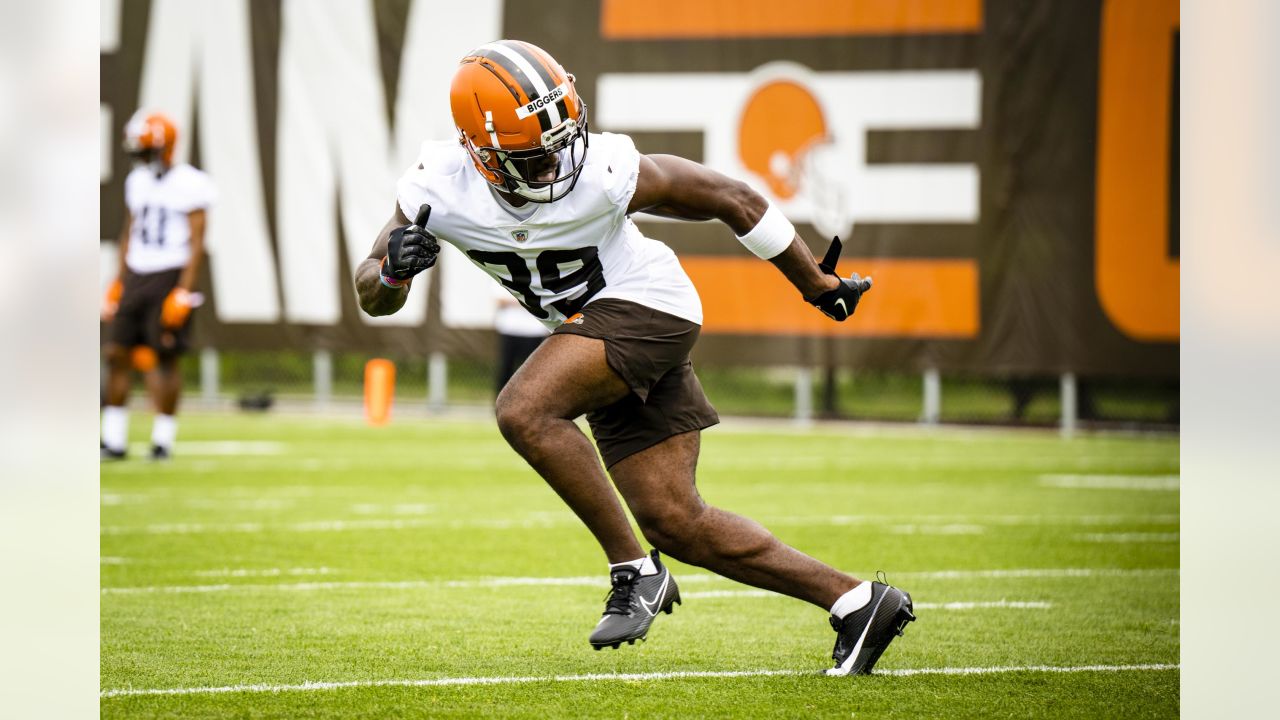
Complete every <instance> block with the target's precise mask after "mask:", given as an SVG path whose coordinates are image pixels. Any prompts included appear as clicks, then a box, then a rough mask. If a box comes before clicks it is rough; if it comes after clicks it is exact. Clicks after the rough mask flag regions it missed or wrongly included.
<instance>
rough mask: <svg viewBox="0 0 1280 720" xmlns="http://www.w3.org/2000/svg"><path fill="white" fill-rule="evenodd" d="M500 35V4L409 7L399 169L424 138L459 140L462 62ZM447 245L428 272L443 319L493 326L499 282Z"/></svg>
mask: <svg viewBox="0 0 1280 720" xmlns="http://www.w3.org/2000/svg"><path fill="white" fill-rule="evenodd" d="M501 36H502V0H471V2H467V3H426V2H415V3H413V4H412V5H410V6H409V19H408V27H407V29H406V31H405V42H404V52H403V54H402V55H401V57H400V87H399V89H398V91H397V92H396V125H395V132H396V148H397V151H396V152H397V154H396V157H397V159H398V167H399V168H405V167H408V166H409V164H410V163H411V162H413V161H414V160H415V158H416V157H417V154H418V148H419V147H420V146H421V144H422V141H424V140H446V139H450V138H454V137H457V134H458V131H457V129H456V128H455V127H454V125H453V116H452V115H451V114H450V112H449V103H448V101H447V98H448V97H449V86H450V84H452V82H453V73H454V71H455V70H456V69H457V67H458V58H461V57H462V56H463V55H465V54H467V52H468V51H470V50H473V49H475V48H477V47H479V46H480V45H483V44H484V43H486V42H489V41H490V40H492V39H493V38H496V37H501ZM394 193H395V191H394V189H390V190H389V191H388V192H387V196H386V197H385V198H383V200H382V205H388V204H389V201H392V200H393V199H394V197H393V196H394ZM380 209H381V206H380ZM383 212H386V210H383ZM442 246H443V247H442V252H441V253H440V262H439V263H438V264H437V265H436V267H435V268H434V269H433V270H430V271H429V273H430V274H432V275H435V276H436V280H438V281H439V283H440V320H441V322H443V323H444V324H445V325H446V326H447V327H457V328H488V327H492V326H493V313H494V300H493V297H494V294H493V280H492V279H490V278H489V276H488V275H486V274H485V273H484V271H482V270H481V269H480V268H478V267H476V266H475V265H474V264H472V262H471V261H470V260H468V259H467V258H466V257H464V256H463V255H462V253H460V252H458V251H457V250H455V249H454V248H453V246H451V245H449V244H448V243H442ZM414 292H415V293H416V292H418V290H414Z"/></svg>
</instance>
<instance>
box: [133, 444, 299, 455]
mask: <svg viewBox="0 0 1280 720" xmlns="http://www.w3.org/2000/svg"><path fill="white" fill-rule="evenodd" d="M288 449H289V446H288V445H285V444H284V443H282V442H274V441H272V440H187V441H183V442H177V443H174V446H173V454H174V455H175V456H177V457H183V456H187V455H283V454H284V453H285V452H286V451H287V450H288ZM129 452H130V453H132V454H133V455H136V456H138V457H146V456H147V455H148V454H149V453H150V452H151V443H148V442H136V443H132V444H130V445H129Z"/></svg>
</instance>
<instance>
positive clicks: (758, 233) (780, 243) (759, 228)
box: [738, 203, 796, 260]
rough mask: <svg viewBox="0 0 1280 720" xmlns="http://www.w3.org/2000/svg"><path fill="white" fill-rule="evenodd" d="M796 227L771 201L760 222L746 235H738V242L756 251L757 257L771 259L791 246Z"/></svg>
mask: <svg viewBox="0 0 1280 720" xmlns="http://www.w3.org/2000/svg"><path fill="white" fill-rule="evenodd" d="M795 236H796V229H795V227H794V226H792V225H791V221H790V220H788V219H787V216H786V215H783V214H782V211H781V210H779V209H778V208H776V207H774V206H773V203H769V209H768V210H765V211H764V215H763V216H762V217H761V218H760V222H758V223H756V226H755V227H753V228H751V230H750V231H749V232H748V233H747V234H746V235H741V236H739V237H738V242H740V243H742V244H743V245H745V246H746V248H747V249H748V250H750V251H751V252H753V253H755V255H756V257H758V258H760V259H762V260H769V259H772V258H775V257H777V256H778V255H781V254H782V251H783V250H786V249H787V248H788V247H790V246H791V241H792V240H793V239H795Z"/></svg>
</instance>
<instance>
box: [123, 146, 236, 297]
mask: <svg viewBox="0 0 1280 720" xmlns="http://www.w3.org/2000/svg"><path fill="white" fill-rule="evenodd" d="M214 195H215V191H214V187H213V181H212V180H210V179H209V176H208V175H207V174H205V173H204V172H201V171H200V170H197V169H195V168H193V167H191V166H190V165H187V164H185V163H184V164H180V165H174V166H173V167H171V168H169V170H168V171H167V172H166V173H165V174H164V175H161V176H160V177H159V178H157V177H156V175H155V173H154V172H152V171H151V169H150V168H148V167H146V166H139V167H136V168H134V169H133V171H132V172H130V173H129V176H128V177H126V178H125V181H124V202H125V205H126V206H128V208H129V212H130V214H132V215H133V227H132V228H131V229H130V231H129V251H128V254H126V255H125V259H124V261H125V264H126V265H128V267H129V269H130V270H132V271H134V272H136V273H154V272H160V271H162V270H172V269H174V268H180V267H183V266H185V265H186V264H187V262H188V261H189V260H190V259H191V225H190V223H189V222H188V219H187V213H189V212H191V211H193V210H202V209H206V208H208V207H209V206H210V205H212V204H213V200H214Z"/></svg>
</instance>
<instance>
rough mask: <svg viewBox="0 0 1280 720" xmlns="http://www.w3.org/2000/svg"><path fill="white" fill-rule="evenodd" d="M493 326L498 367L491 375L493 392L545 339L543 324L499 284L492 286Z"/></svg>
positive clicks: (514, 372) (503, 385)
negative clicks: (496, 342)
mask: <svg viewBox="0 0 1280 720" xmlns="http://www.w3.org/2000/svg"><path fill="white" fill-rule="evenodd" d="M493 292H494V303H496V305H497V308H496V309H495V310H494V313H493V329H494V330H495V331H496V332H497V333H498V369H497V372H496V373H495V375H494V392H495V393H500V392H502V388H504V387H506V385H507V381H509V380H510V379H511V376H512V375H515V374H516V370H518V369H519V368H520V366H521V365H523V364H524V361H525V360H528V359H529V356H530V355H532V354H533V351H534V350H537V349H538V346H539V345H541V344H542V341H543V340H546V339H547V326H545V325H543V324H542V323H540V322H538V319H537V318H535V317H534V316H532V315H530V314H529V311H527V310H525V309H524V306H523V305H521V304H520V303H519V302H516V299H515V298H513V297H511V293H509V292H507V291H506V290H503V289H502V286H501V285H494V286H493Z"/></svg>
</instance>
